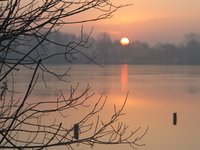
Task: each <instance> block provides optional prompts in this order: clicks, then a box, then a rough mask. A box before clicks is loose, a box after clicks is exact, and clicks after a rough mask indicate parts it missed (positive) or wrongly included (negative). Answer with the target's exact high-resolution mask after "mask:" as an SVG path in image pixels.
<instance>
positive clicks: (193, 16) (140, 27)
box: [64, 0, 200, 43]
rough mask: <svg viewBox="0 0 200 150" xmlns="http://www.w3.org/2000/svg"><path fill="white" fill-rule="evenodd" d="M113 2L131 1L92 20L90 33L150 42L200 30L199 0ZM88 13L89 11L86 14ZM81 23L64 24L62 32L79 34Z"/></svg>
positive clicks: (171, 39) (177, 39) (176, 38)
mask: <svg viewBox="0 0 200 150" xmlns="http://www.w3.org/2000/svg"><path fill="white" fill-rule="evenodd" d="M113 2H114V3H120V2H121V3H132V4H133V5H132V6H129V7H126V8H122V9H121V10H119V11H118V12H116V13H115V14H114V17H113V18H111V19H109V20H103V21H99V22H91V23H87V24H85V25H84V28H85V30H86V31H87V30H89V29H90V28H91V27H92V26H94V31H93V36H96V35H97V34H98V33H100V32H108V33H110V34H111V36H112V38H113V39H119V38H121V37H124V36H126V37H129V38H130V40H131V41H133V40H142V41H147V42H149V43H156V42H173V43H175V42H180V41H181V40H183V36H184V35H186V34H187V33H190V32H197V33H198V32H199V33H200V17H199V15H200V9H199V7H200V0H175V1H172V0H113ZM88 15H91V14H88ZM80 26H81V25H76V26H74V27H71V26H69V27H65V29H64V31H66V32H68V31H69V30H70V32H71V33H74V32H75V33H78V32H79V31H80Z"/></svg>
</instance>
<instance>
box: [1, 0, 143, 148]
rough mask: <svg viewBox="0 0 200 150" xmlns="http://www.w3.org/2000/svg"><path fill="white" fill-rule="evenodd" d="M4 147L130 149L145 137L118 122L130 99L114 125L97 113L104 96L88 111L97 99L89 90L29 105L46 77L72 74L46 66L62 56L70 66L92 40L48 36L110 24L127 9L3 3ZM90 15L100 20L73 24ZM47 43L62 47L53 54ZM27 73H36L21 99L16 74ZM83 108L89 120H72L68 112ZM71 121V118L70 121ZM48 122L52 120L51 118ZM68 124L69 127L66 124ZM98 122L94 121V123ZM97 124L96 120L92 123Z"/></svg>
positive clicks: (95, 2) (100, 4)
mask: <svg viewBox="0 0 200 150" xmlns="http://www.w3.org/2000/svg"><path fill="white" fill-rule="evenodd" d="M0 3H1V5H0V8H1V9H0V148H1V149H48V148H50V147H56V146H66V147H67V148H68V149H73V145H75V146H76V144H77V143H78V144H84V145H89V146H93V145H94V144H129V145H130V146H132V147H133V148H134V147H135V146H139V145H140V144H138V142H139V141H140V139H141V138H142V137H143V136H144V135H145V133H146V131H145V132H144V134H141V135H140V136H139V137H138V136H136V132H137V131H138V130H139V129H140V128H138V129H137V130H135V131H133V132H127V130H128V126H126V125H125V124H124V123H118V119H119V117H120V116H121V115H123V109H124V106H125V103H126V100H127V98H126V99H125V101H124V104H123V105H122V107H121V108H119V109H117V108H116V107H114V111H113V114H112V115H111V116H110V120H108V121H103V120H102V118H100V117H99V116H98V113H99V112H100V111H101V110H102V109H103V107H104V106H105V102H106V98H105V99H103V96H101V97H100V98H99V99H98V100H96V102H95V103H94V104H93V105H92V106H90V105H89V104H90V103H91V98H92V96H93V94H90V92H89V90H90V87H89V86H88V87H86V88H85V90H84V91H83V92H82V93H78V92H77V91H78V87H79V86H78V85H77V86H76V87H71V89H70V90H69V94H68V95H67V96H66V95H65V94H64V93H63V91H60V96H59V97H58V98H57V99H56V100H45V101H42V100H41V101H39V100H37V101H34V102H33V101H31V100H29V98H30V95H31V94H32V91H33V90H34V87H35V86H36V85H37V81H38V79H39V78H40V77H41V78H42V79H43V82H44V83H45V84H47V81H48V80H47V79H46V74H49V75H52V76H54V77H56V78H57V79H58V80H60V81H63V82H65V77H66V76H67V75H68V72H69V70H70V67H69V69H67V70H66V71H65V72H64V73H58V72H56V71H52V70H51V69H49V68H48V66H47V65H46V62H48V61H49V60H51V59H53V58H55V57H63V58H64V59H65V63H66V64H67V65H70V64H71V63H73V61H74V60H75V59H76V57H75V56H76V54H81V55H83V56H84V57H85V58H86V59H88V60H90V61H93V60H92V59H90V58H89V57H88V56H87V55H85V54H84V53H83V52H82V51H80V48H81V49H83V48H86V49H87V46H88V45H87V43H88V38H89V36H90V34H89V35H88V36H87V37H85V36H84V34H83V31H81V38H80V39H79V41H69V42H66V43H65V42H64V43H63V42H61V41H58V40H51V39H50V38H49V36H50V35H51V34H52V33H53V32H55V31H57V30H58V29H59V28H61V27H62V25H66V24H75V23H84V22H89V21H98V20H101V19H107V18H110V17H111V16H112V13H114V12H115V11H117V10H118V9H119V8H122V7H124V6H126V5H119V6H115V5H114V4H113V3H112V2H111V1H109V0H40V1H39V0H31V1H26V0H4V1H1V2H0ZM87 11H94V12H96V16H94V17H93V18H92V17H88V18H87V17H86V18H82V19H77V20H76V19H74V18H76V16H77V15H80V14H81V15H82V14H83V15H84V14H85V13H87ZM49 44H51V45H56V46H57V47H62V49H61V50H57V51H51V52H49V49H48V47H49ZM23 69H27V70H29V71H32V72H33V73H32V75H31V78H30V81H29V82H28V83H27V84H28V86H27V88H26V91H24V92H23V93H21V95H22V96H21V97H20V98H18V97H17V95H18V93H17V87H16V85H15V74H16V73H17V72H21V71H22V70H23ZM80 108H85V109H89V110H88V111H87V113H86V115H85V116H83V117H82V118H81V119H80V120H78V121H77V120H76V121H75V122H73V121H71V120H70V118H68V117H69V116H67V115H66V114H68V113H69V112H74V111H75V112H76V113H78V112H79V109H80ZM55 114H59V117H60V118H63V120H62V119H61V121H56V120H55V121H53V122H52V121H51V120H48V121H49V122H45V123H44V122H43V121H42V120H43V119H44V118H45V117H46V116H54V115H55ZM70 117H71V118H73V114H72V116H70ZM47 118H48V117H47ZM66 118H67V121H68V123H67V124H68V125H66V124H65V123H64V122H65V121H64V120H66ZM94 119H95V120H96V121H94ZM91 120H93V121H91Z"/></svg>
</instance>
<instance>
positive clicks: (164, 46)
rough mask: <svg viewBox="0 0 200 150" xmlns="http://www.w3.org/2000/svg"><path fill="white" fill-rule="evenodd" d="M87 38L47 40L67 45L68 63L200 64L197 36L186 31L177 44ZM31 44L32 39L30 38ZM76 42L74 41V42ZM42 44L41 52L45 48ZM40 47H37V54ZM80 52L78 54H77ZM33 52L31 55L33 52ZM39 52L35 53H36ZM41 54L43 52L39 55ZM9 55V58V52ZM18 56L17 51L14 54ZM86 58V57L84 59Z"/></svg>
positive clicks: (56, 49)
mask: <svg viewBox="0 0 200 150" xmlns="http://www.w3.org/2000/svg"><path fill="white" fill-rule="evenodd" d="M84 37H85V39H86V40H87V38H86V37H87V35H83V37H82V38H80V37H78V36H76V35H74V34H68V33H61V32H55V33H52V34H50V35H49V37H48V39H49V40H52V41H56V42H58V43H65V44H70V46H71V47H72V49H73V48H74V49H76V51H72V50H70V49H69V52H70V51H72V53H73V54H72V55H71V56H69V57H68V58H67V59H68V60H69V62H71V63H93V61H94V62H96V63H100V64H124V63H127V64H181V65H200V35H198V34H194V33H191V34H188V35H187V36H185V40H184V41H183V42H182V43H181V44H179V45H176V44H173V43H157V44H155V45H153V46H150V45H149V44H148V43H146V42H141V41H134V42H131V43H130V44H129V45H127V46H121V45H120V43H119V41H112V40H111V38H110V36H109V34H107V33H102V34H100V35H99V36H98V37H97V38H92V37H90V38H89V39H88V41H87V44H86V45H85V43H84V42H86V41H85V40H81V39H84ZM79 41H82V44H83V45H84V47H81V46H76V47H73V42H79ZM31 42H32V43H34V40H33V41H31ZM74 45H75V44H74ZM43 46H44V47H45V49H47V51H46V52H45V53H46V54H45V55H51V54H53V53H61V52H64V51H66V49H65V48H64V47H62V46H60V45H56V44H53V43H52V44H49V43H47V44H46V45H45V44H43ZM25 47H26V46H24V45H23V46H18V48H17V50H18V51H22V50H23V49H26V48H25ZM44 47H43V51H44ZM41 48H42V47H40V48H38V53H40V52H41V50H40V49H41ZM78 52H81V53H78ZM32 55H34V54H32ZM35 55H38V54H35ZM41 56H42V55H41ZM10 57H12V56H11V55H10ZM14 57H15V58H16V57H17V56H16V54H15V56H14ZM87 57H88V58H87ZM64 59H66V57H65V56H64V55H63V56H61V57H52V59H51V61H49V62H47V63H50V64H63V63H66V62H65V61H64Z"/></svg>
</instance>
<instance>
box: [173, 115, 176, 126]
mask: <svg viewBox="0 0 200 150" xmlns="http://www.w3.org/2000/svg"><path fill="white" fill-rule="evenodd" d="M176 124H177V113H176V112H175V113H173V125H176Z"/></svg>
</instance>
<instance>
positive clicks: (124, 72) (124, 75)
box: [121, 64, 128, 91]
mask: <svg viewBox="0 0 200 150" xmlns="http://www.w3.org/2000/svg"><path fill="white" fill-rule="evenodd" d="M127 88H128V65H127V64H123V65H122V66H121V89H122V91H125V90H127Z"/></svg>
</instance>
